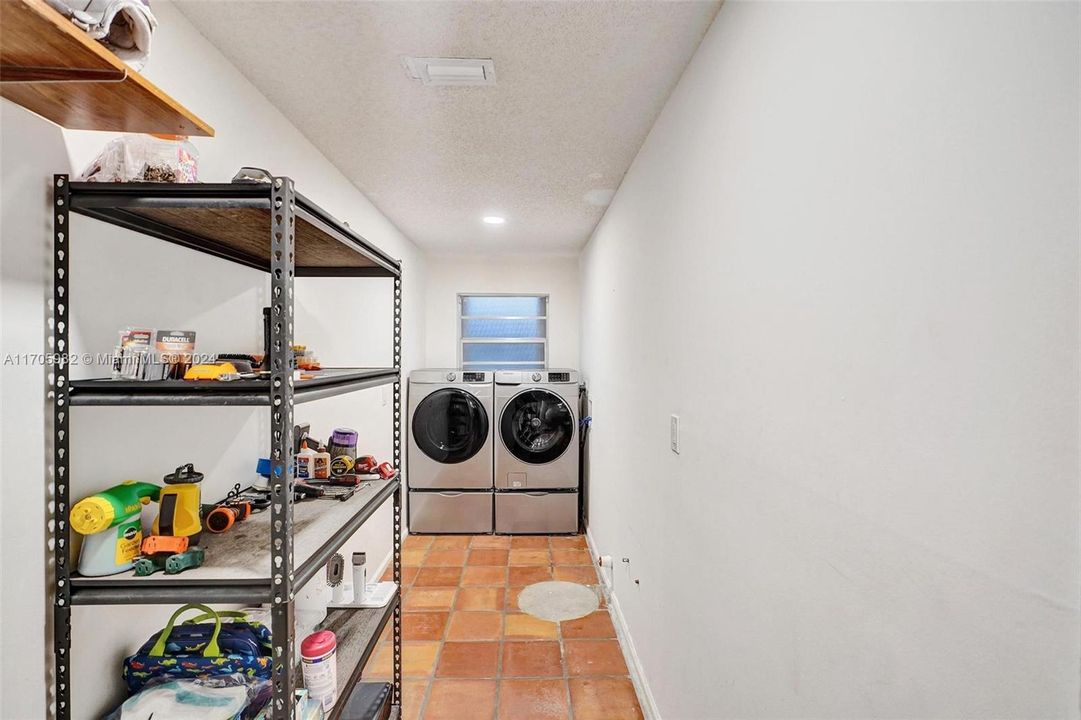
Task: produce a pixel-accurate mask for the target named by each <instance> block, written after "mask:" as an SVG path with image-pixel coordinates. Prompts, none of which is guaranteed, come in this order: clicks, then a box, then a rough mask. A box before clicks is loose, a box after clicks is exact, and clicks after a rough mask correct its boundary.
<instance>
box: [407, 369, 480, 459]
mask: <svg viewBox="0 0 1081 720" xmlns="http://www.w3.org/2000/svg"><path fill="white" fill-rule="evenodd" d="M413 440H414V441H415V442H416V443H417V447H418V448H420V450H421V452H423V453H424V454H425V455H427V456H428V457H430V458H431V459H432V460H435V461H436V462H440V463H443V464H445V465H454V464H456V463H461V462H465V461H466V460H468V459H469V458H471V457H473V456H474V455H476V454H477V453H478V452H480V450H481V448H482V447H484V443H485V442H486V441H487V440H488V413H486V412H485V411H484V407H483V406H482V405H481V404H480V401H479V400H477V398H476V397H474V396H473V395H471V394H470V393H467V392H466V391H465V390H458V389H457V388H445V389H443V390H436V391H435V392H433V393H432V394H431V395H428V396H427V397H425V398H424V399H423V400H421V401H420V404H419V405H417V409H416V411H415V412H414V413H413Z"/></svg>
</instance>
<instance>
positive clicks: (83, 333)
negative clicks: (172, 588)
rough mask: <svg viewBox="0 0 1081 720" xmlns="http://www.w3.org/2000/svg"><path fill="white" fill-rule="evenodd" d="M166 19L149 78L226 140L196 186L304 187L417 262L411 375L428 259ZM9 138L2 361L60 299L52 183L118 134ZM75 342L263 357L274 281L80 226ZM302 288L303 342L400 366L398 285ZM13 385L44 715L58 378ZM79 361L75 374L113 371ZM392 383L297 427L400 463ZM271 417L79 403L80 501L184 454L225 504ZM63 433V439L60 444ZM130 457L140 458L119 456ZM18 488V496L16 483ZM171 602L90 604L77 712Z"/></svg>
mask: <svg viewBox="0 0 1081 720" xmlns="http://www.w3.org/2000/svg"><path fill="white" fill-rule="evenodd" d="M154 11H155V13H156V14H157V16H158V19H159V22H160V26H159V28H158V31H157V33H156V34H155V38H154V55H153V57H152V59H151V62H150V65H149V67H148V68H147V71H146V74H147V76H148V77H149V78H150V79H151V80H152V81H153V82H155V83H157V84H158V85H160V86H161V87H162V88H164V89H165V90H166V91H167V92H169V93H171V94H172V95H174V97H176V98H177V99H178V100H179V101H181V102H182V103H185V104H186V105H188V107H190V108H191V109H192V110H193V111H195V112H196V113H197V114H198V115H200V116H201V117H203V118H204V119H206V120H207V121H208V122H209V123H210V124H211V125H213V126H214V127H215V129H216V131H217V137H216V138H213V139H194V140H193V142H195V144H196V145H197V146H198V148H199V152H200V163H199V164H200V179H201V180H205V181H218V182H221V181H228V180H229V179H230V178H231V177H232V175H233V173H235V172H236V170H237V169H238V168H239V167H240V166H242V165H255V166H260V167H265V168H267V169H269V170H271V171H272V172H274V173H277V174H281V175H288V176H290V177H292V178H293V179H294V180H295V182H296V186H297V188H298V189H299V190H300V191H301V192H303V193H304V194H305V195H307V196H308V197H310V198H311V199H313V200H314V201H315V202H317V203H319V204H320V205H322V206H323V207H324V208H325V209H326V210H328V211H329V212H330V213H332V214H333V215H335V216H337V217H339V218H341V219H343V220H347V221H349V222H350V224H351V226H352V227H353V228H354V229H355V230H356V231H357V232H359V233H361V234H362V235H364V236H365V237H367V238H369V239H370V240H372V241H373V242H375V243H376V244H377V245H379V246H381V247H382V248H383V249H384V250H386V251H387V252H389V253H390V254H391V255H394V256H396V257H400V258H402V260H403V264H404V268H405V298H404V313H403V314H404V332H403V334H404V340H405V348H404V353H403V369H404V370H405V371H406V372H408V370H410V369H411V368H413V367H417V366H420V365H421V364H422V360H423V344H422V340H421V338H422V336H423V332H424V294H423V287H424V272H425V264H424V260H423V256H422V255H421V254H420V253H419V252H418V251H417V249H416V248H415V247H414V246H413V245H412V243H410V241H409V240H408V239H407V238H405V237H404V236H403V235H402V234H401V233H400V232H398V230H397V229H396V228H395V227H394V226H393V225H392V224H391V223H390V222H389V221H387V219H386V218H385V217H384V216H383V215H382V214H381V213H380V212H379V211H378V210H376V209H375V207H374V206H372V205H371V204H370V203H369V202H368V200H367V199H366V198H365V197H364V196H363V195H362V194H361V193H360V192H359V191H357V190H356V189H355V187H354V186H353V185H351V184H350V183H349V181H348V180H347V179H346V178H345V177H344V176H343V175H342V174H341V173H340V172H338V171H337V170H336V169H335V168H334V166H333V165H332V164H331V162H330V161H328V160H327V158H325V157H323V156H322V155H320V153H319V152H318V151H317V150H316V149H315V148H314V146H312V145H311V144H310V143H309V142H308V141H307V140H305V139H304V137H303V136H302V135H301V134H300V133H299V131H297V130H296V129H295V128H294V127H293V126H292V125H290V124H289V123H288V121H286V120H285V118H284V117H283V116H282V115H281V114H280V113H279V112H278V111H277V110H275V109H274V107H273V106H271V105H270V103H269V102H268V101H267V100H266V98H264V97H263V96H262V95H261V94H259V92H258V91H257V90H256V89H255V88H254V87H253V86H252V85H251V84H249V83H248V82H247V81H246V80H245V79H244V78H243V77H242V76H241V75H240V73H239V72H237V71H236V70H235V68H233V67H232V66H231V65H230V64H229V63H228V62H227V61H226V60H225V59H224V58H223V57H222V56H221V54H220V53H218V51H217V50H216V49H214V48H213V47H212V46H211V45H210V44H209V43H208V42H207V41H206V40H205V39H204V38H203V37H202V36H201V35H200V34H199V33H198V32H197V31H196V30H195V29H194V28H193V27H192V26H191V25H190V24H189V23H188V22H187V20H186V19H185V18H184V17H183V16H182V15H181V14H180V13H179V12H178V11H177V10H176V9H175V8H174V7H173V6H172V5H170V4H168V3H166V2H157V3H155V5H154ZM0 113H2V118H0V130H2V142H3V158H2V175H0V177H2V183H3V190H2V198H3V205H2V208H0V209H2V238H3V243H2V246H0V251H2V254H0V272H2V276H3V281H2V285H0V302H2V306H0V311H2V326H0V329H2V333H3V334H2V346H3V348H2V349H3V353H4V354H8V353H38V352H42V351H44V349H45V337H46V325H45V320H46V317H47V308H46V305H45V301H46V298H47V297H51V292H52V289H51V280H50V264H49V263H50V254H49V248H50V242H51V241H50V238H51V223H50V214H49V205H48V202H49V194H48V193H49V186H50V180H51V176H52V173H54V172H72V173H73V174H74V173H78V172H79V171H81V170H82V169H83V167H84V166H85V164H86V163H88V162H89V161H90V160H91V159H92V158H93V157H94V155H95V154H96V153H97V152H98V150H99V149H100V148H101V147H102V146H104V144H105V143H106V142H107V141H108V140H109V139H111V137H112V135H109V134H105V133H91V132H64V131H61V130H60V129H59V128H57V127H56V126H54V125H51V124H50V123H48V122H45V121H44V120H41V119H40V118H37V117H36V116H33V115H31V114H30V113H28V112H26V111H25V110H23V109H22V108H20V107H18V106H16V105H13V104H11V103H9V102H7V101H3V102H2V103H0ZM72 232H73V236H72V263H73V265H72V278H71V298H72V304H71V310H72V327H71V336H72V345H73V350H75V351H77V352H84V351H87V352H108V351H109V350H110V348H111V347H112V345H113V344H114V341H115V332H116V330H117V329H119V328H121V327H123V326H125V325H128V324H132V325H149V326H158V327H164V326H168V327H183V328H191V329H195V330H197V331H198V333H199V350H200V351H206V352H216V351H227V350H229V349H232V350H233V351H243V350H245V349H246V350H249V351H254V350H258V349H259V348H260V347H261V344H262V341H261V337H262V327H261V323H262V320H261V311H260V308H262V307H263V306H264V305H266V304H268V301H267V296H268V282H267V276H266V275H265V274H264V273H260V272H257V271H254V270H249V269H245V268H243V267H241V266H238V265H232V264H227V263H223V262H220V261H215V260H212V259H210V258H209V257H207V256H204V255H200V254H197V253H194V252H192V251H188V250H185V249H183V248H179V247H177V246H174V245H169V244H167V243H163V242H160V241H157V240H153V239H149V238H147V237H145V236H140V235H135V234H133V233H129V232H126V231H123V230H120V229H117V228H113V227H111V226H106V225H104V224H101V223H98V222H96V221H92V220H88V219H86V218H82V217H74V216H73V219H72ZM297 285H298V287H297V294H296V316H297V324H296V337H297V341H298V342H306V343H307V344H309V345H311V346H313V347H314V348H315V349H316V350H317V351H318V352H319V353H320V355H321V358H322V360H323V362H324V363H325V364H327V365H332V364H335V363H337V364H375V365H389V364H391V360H390V355H391V352H390V348H391V320H390V318H391V287H392V284H391V282H390V281H388V280H375V281H373V280H368V281H365V280H347V279H333V280H331V279H303V280H301V281H298V284H297ZM331 312H335V313H339V314H340V313H345V314H346V316H349V315H352V316H353V317H354V318H355V320H354V322H353V323H352V329H351V332H350V333H347V334H346V335H345V336H344V337H343V336H342V334H341V333H332V331H331V327H330V326H331V323H332V320H331V317H330V314H331ZM2 370H3V372H2V375H0V383H2V384H0V390H2V393H0V397H2V401H0V403H2V404H0V413H2V420H3V433H2V437H3V457H2V472H3V477H4V478H5V480H6V481H7V482H8V484H10V492H9V493H8V494H7V495H6V496H5V499H4V501H3V502H0V534H2V537H3V538H4V541H3V545H2V554H0V562H2V564H0V573H2V580H0V602H2V607H0V609H2V612H3V622H2V623H0V629H2V639H0V653H2V657H3V665H2V672H0V675H2V685H0V692H2V695H0V717H3V718H4V719H5V720H7V719H8V718H11V719H21V718H27V719H37V718H42V717H45V707H46V681H45V678H46V669H47V668H51V654H50V653H49V652H48V651H47V650H48V648H49V647H50V642H51V641H48V642H44V645H43V640H44V639H45V638H46V637H47V628H46V623H47V621H48V618H49V617H50V614H49V608H50V607H51V605H50V601H49V600H48V598H47V597H46V574H47V570H46V557H47V555H46V533H45V531H44V525H45V518H46V512H47V507H46V502H47V498H46V481H47V478H48V475H47V469H46V464H45V463H46V456H47V454H48V453H51V445H50V441H49V440H47V439H46V420H47V417H51V415H50V414H49V413H47V412H46V404H45V402H46V401H45V370H44V369H43V368H42V367H41V366H40V365H33V366H29V367H26V366H22V367H19V366H10V365H5V366H3V368H2ZM100 371H101V369H100V368H98V369H96V370H95V369H82V370H80V371H78V372H74V373H73V374H74V375H75V377H87V376H93V375H95V374H100ZM390 412H391V408H390V407H389V390H387V391H381V390H369V391H365V392H363V393H358V394H352V395H349V396H344V397H340V398H336V399H333V400H327V401H321V402H319V403H313V404H306V405H300V406H298V407H297V409H296V419H297V421H298V422H307V421H310V422H311V423H312V426H313V430H314V431H316V432H317V433H319V434H321V435H326V434H327V433H328V432H329V430H330V429H331V428H332V427H334V426H337V425H349V426H353V427H356V428H357V429H358V430H359V431H360V434H361V444H362V445H363V446H364V447H366V448H368V449H369V450H370V451H372V452H374V453H375V454H377V455H379V456H380V457H382V458H387V459H389V457H390V450H391V443H390ZM268 426H269V418H268V417H267V413H266V411H265V410H263V411H259V410H244V409H225V408H214V409H196V408H190V409H164V408H145V409H142V410H138V411H128V410H116V409H94V408H78V409H76V410H74V411H73V415H72V437H71V442H72V447H71V453H72V462H73V471H72V476H73V479H72V489H71V494H72V498H73V499H77V498H79V497H82V496H84V495H86V494H89V493H91V492H94V491H96V490H98V489H101V488H104V487H107V486H109V485H113V484H115V483H117V482H119V481H121V480H123V479H126V478H138V479H143V480H151V481H160V478H161V475H163V474H164V473H165V472H167V471H169V470H170V469H171V468H173V467H175V466H176V465H177V464H179V463H181V462H185V461H193V462H194V463H195V464H196V466H197V467H199V468H200V469H201V470H203V471H204V472H205V473H206V474H207V479H206V482H205V483H204V497H207V498H208V499H216V498H218V497H221V496H222V495H224V493H225V491H226V490H227V489H228V488H229V487H231V486H232V484H233V483H234V482H242V483H246V482H248V481H250V480H251V478H252V475H253V470H254V463H255V460H256V458H257V457H258V456H259V455H262V454H265V451H266V448H267V445H268V443H267V436H268V433H269V428H268ZM50 437H51V436H50ZM126 449H130V452H124V451H125V450H126ZM16 486H17V490H16ZM390 523H391V516H390V508H389V506H387V507H386V508H385V509H384V510H383V511H382V512H381V513H379V514H378V515H377V516H376V517H375V518H373V519H372V520H371V521H370V522H369V523H368V524H367V525H366V526H365V527H364V528H362V530H361V531H360V532H359V533H358V534H357V536H356V537H355V538H354V539H353V541H351V544H350V549H367V550H368V551H369V552H370V553H371V555H372V556H373V558H374V559H376V560H377V561H378V560H382V558H383V557H384V556H385V555H386V553H388V552H389V550H390V527H391V525H390ZM170 610H171V606H164V607H155V608H141V609H138V610H137V612H130V611H129V610H127V609H120V608H93V609H86V608H78V609H76V612H75V629H74V640H73V644H74V647H73V662H74V683H73V697H74V698H75V700H76V702H74V703H73V707H74V709H75V712H76V716H77V717H84V716H85V717H90V716H98V715H100V714H101V713H102V711H104V710H106V709H107V708H108V706H109V705H110V704H111V703H112V702H113V701H114V700H115V699H116V694H117V692H118V690H119V670H120V661H121V659H122V658H123V656H124V655H125V654H127V653H129V652H130V651H131V649H132V648H134V647H136V646H137V645H138V644H139V643H141V642H142V641H143V640H144V639H145V638H146V637H147V636H148V635H149V633H150V632H152V631H153V630H154V629H155V628H157V627H160V626H161V623H162V621H163V619H164V617H166V616H167V613H168V612H169V611H170Z"/></svg>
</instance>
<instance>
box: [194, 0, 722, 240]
mask: <svg viewBox="0 0 1081 720" xmlns="http://www.w3.org/2000/svg"><path fill="white" fill-rule="evenodd" d="M177 4H178V5H179V7H180V8H181V10H182V12H183V13H184V14H185V15H186V16H187V17H188V18H189V19H190V20H191V22H192V23H194V24H195V26H196V27H197V28H198V29H199V30H200V31H201V32H202V33H203V34H204V35H205V36H206V37H207V38H209V39H210V40H211V42H213V43H214V44H215V45H216V46H217V47H218V48H220V49H221V51H222V52H223V53H224V54H225V55H226V56H227V57H228V58H229V59H230V60H231V61H232V62H233V63H234V64H235V65H236V66H237V67H238V68H239V69H240V70H241V72H243V73H244V74H245V75H246V76H247V77H248V79H250V80H251V81H252V82H253V83H254V84H255V85H256V86H257V87H258V88H259V89H260V90H261V91H262V92H263V93H264V94H265V95H266V96H267V97H268V98H270V100H271V102H273V103H274V104H275V105H276V106H277V107H278V108H280V109H281V111H282V112H283V113H284V114H285V115H286V116H287V117H288V118H289V119H290V120H291V121H292V122H293V124H295V125H296V126H297V127H298V128H300V130H301V131H302V132H303V133H304V134H305V135H306V136H307V137H308V138H309V139H310V140H311V141H312V142H313V143H315V145H316V146H317V147H318V148H319V149H320V150H322V151H323V153H325V154H326V156H327V157H328V158H330V160H331V162H333V163H334V164H335V165H337V166H338V167H339V168H340V169H341V170H342V171H343V172H344V173H345V174H346V176H348V177H349V178H350V179H351V180H352V181H353V182H354V183H355V184H356V185H357V187H358V188H360V189H361V190H362V191H363V192H364V193H365V194H366V195H367V196H368V197H369V198H370V199H371V200H372V202H374V203H375V204H376V205H377V206H378V207H379V208H380V209H381V210H382V211H383V212H384V213H385V214H386V215H387V216H388V217H389V218H390V219H391V220H392V221H393V222H394V223H395V224H396V225H397V226H398V227H399V228H400V229H401V230H402V231H403V232H404V233H405V234H406V235H408V236H409V237H410V238H411V239H412V240H413V241H414V242H416V243H417V244H418V245H420V246H421V247H423V248H425V249H426V250H431V251H435V252H444V251H446V252H451V251H468V252H476V251H485V252H490V251H504V252H514V253H521V252H536V251H542V252H573V251H575V250H577V249H578V248H580V247H581V246H582V245H583V244H584V243H585V241H586V240H588V238H589V235H590V233H591V232H592V230H593V227H594V226H595V225H596V224H597V221H598V220H600V218H601V215H602V214H603V212H604V206H605V205H606V203H607V202H608V199H609V198H610V196H611V193H612V191H613V190H614V189H615V188H617V187H618V186H619V183H620V181H621V180H622V178H623V174H624V173H625V172H626V171H627V168H628V166H629V165H630V163H631V161H632V160H633V159H634V156H635V154H636V153H637V152H638V148H639V146H640V145H641V144H642V142H643V140H645V137H646V134H647V133H648V132H649V129H650V127H651V126H652V125H653V121H654V119H655V118H656V116H657V114H658V113H659V112H660V109H661V107H662V106H663V105H664V101H665V100H666V99H667V97H668V93H669V92H670V91H671V89H672V87H673V86H674V85H675V83H676V81H677V80H678V79H679V76H680V74H681V73H682V72H683V68H684V67H685V66H686V64H687V62H688V61H689V60H690V58H691V56H692V55H693V54H694V51H695V49H696V48H697V47H698V43H699V40H701V38H702V36H703V35H704V34H705V32H706V29H707V28H708V27H709V23H710V22H711V21H712V19H713V16H714V15H715V14H716V11H717V8H718V6H719V3H718V2H703V1H698V2H660V1H654V0H647V1H645V2H636V1H633V0H620V1H618V2H572V1H560V2H528V1H521V2H518V1H514V2H480V1H476V2H398V1H396V2H361V1H356V2H302V1H297V0H294V1H291V2H248V1H234V0H229V1H226V0H215V1H207V0H183V1H182V2H179V3H177ZM407 55H413V56H426V57H431V56H444V57H490V58H493V59H494V60H495V71H496V78H497V83H496V84H495V85H493V86H481V87H436V86H424V85H422V84H420V83H419V82H418V81H415V80H411V79H409V77H408V76H407V75H406V72H405V70H404V69H403V67H402V58H403V57H404V56H407ZM490 214H496V215H503V216H505V217H506V218H507V222H506V224H505V225H503V226H498V227H493V226H488V225H484V224H483V223H482V222H481V217H482V216H484V215H490Z"/></svg>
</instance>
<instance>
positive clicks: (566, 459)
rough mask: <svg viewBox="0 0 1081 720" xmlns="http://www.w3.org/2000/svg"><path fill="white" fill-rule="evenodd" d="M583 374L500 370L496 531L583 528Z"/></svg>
mask: <svg viewBox="0 0 1081 720" xmlns="http://www.w3.org/2000/svg"><path fill="white" fill-rule="evenodd" d="M578 383H579V377H578V373H577V372H576V371H574V370H538V371H524V372H515V371H502V370H500V371H496V373H495V414H496V417H497V418H498V419H497V423H498V427H497V429H496V434H497V435H498V438H497V441H496V443H495V488H496V497H495V529H496V532H500V533H570V532H577V531H578V462H579V448H578Z"/></svg>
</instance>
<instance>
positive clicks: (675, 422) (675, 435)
mask: <svg viewBox="0 0 1081 720" xmlns="http://www.w3.org/2000/svg"><path fill="white" fill-rule="evenodd" d="M671 435H672V437H671V441H672V452H674V453H675V454H676V455H679V415H673V416H672V432H671Z"/></svg>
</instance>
